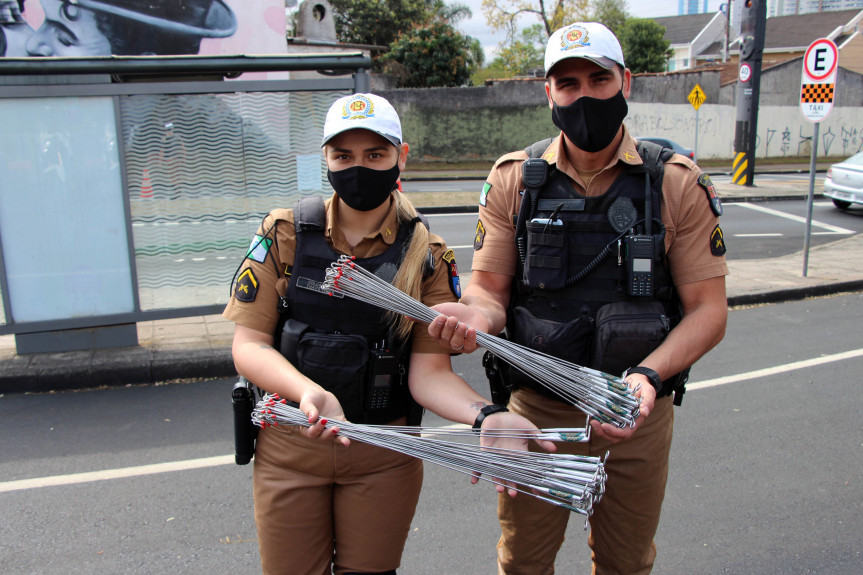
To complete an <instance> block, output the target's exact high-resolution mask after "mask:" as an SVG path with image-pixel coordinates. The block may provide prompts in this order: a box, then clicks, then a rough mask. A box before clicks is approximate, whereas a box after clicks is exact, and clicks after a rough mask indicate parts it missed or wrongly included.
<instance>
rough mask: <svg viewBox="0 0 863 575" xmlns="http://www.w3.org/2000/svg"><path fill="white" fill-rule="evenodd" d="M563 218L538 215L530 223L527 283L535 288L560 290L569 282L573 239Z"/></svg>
mask: <svg viewBox="0 0 863 575" xmlns="http://www.w3.org/2000/svg"><path fill="white" fill-rule="evenodd" d="M564 230H565V226H564V224H563V222H562V221H561V220H549V219H543V218H534V219H532V220H530V221H529V222H528V223H527V254H526V255H525V258H524V283H525V284H526V285H527V286H530V287H532V288H534V289H542V290H558V289H562V288H563V287H564V286H565V285H566V278H567V261H568V259H569V243H568V242H567V241H566V234H565V233H564Z"/></svg>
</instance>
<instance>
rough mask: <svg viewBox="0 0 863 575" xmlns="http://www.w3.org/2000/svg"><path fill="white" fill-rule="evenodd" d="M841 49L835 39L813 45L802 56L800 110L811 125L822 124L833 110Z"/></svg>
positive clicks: (821, 40) (817, 41) (821, 39)
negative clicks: (814, 123) (834, 41)
mask: <svg viewBox="0 0 863 575" xmlns="http://www.w3.org/2000/svg"><path fill="white" fill-rule="evenodd" d="M838 65H839V50H838V49H837V48H836V44H834V43H833V41H832V40H829V39H827V38H820V39H818V40H815V41H814V42H812V44H810V45H809V48H808V49H807V50H806V55H805V56H803V74H802V78H801V82H800V111H801V112H802V113H803V115H804V116H805V117H806V119H807V120H809V121H810V122H820V121H821V120H823V119H824V118H826V117H827V116H828V114H830V111H831V110H832V109H833V97H834V95H835V93H836V69H837V68H838Z"/></svg>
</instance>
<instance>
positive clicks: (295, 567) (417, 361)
mask: <svg viewBox="0 0 863 575" xmlns="http://www.w3.org/2000/svg"><path fill="white" fill-rule="evenodd" d="M322 145H323V148H324V154H325V157H326V162H327V168H328V178H329V181H330V183H331V184H332V186H333V189H334V190H335V194H334V195H333V197H332V198H331V199H329V200H327V201H326V202H325V204H324V206H323V207H321V206H320V205H319V204H320V201H318V208H317V210H318V215H317V216H315V209H314V208H313V206H314V204H315V202H314V201H311V200H305V201H303V202H301V203H298V204H297V205H296V208H295V209H293V210H291V209H278V210H275V211H273V212H271V213H270V214H269V215H268V216H267V218H266V219H265V220H264V223H263V225H262V227H261V229H260V230H259V232H258V234H257V235H256V237H255V240H253V243H252V248H251V249H250V250H249V253H248V255H247V259H246V262H245V264H244V266H245V267H244V269H243V271H242V272H241V273H240V276H239V279H238V281H237V284H236V289H235V291H234V296H233V297H232V299H231V301H230V303H229V304H228V307H227V309H226V310H225V312H224V315H225V317H226V318H228V319H231V320H233V321H234V322H235V323H236V324H237V326H236V331H235V334H234V344H233V356H234V362H235V364H236V367H237V370H238V372H239V373H241V374H242V375H244V376H245V377H247V378H248V379H249V380H250V381H252V382H254V383H255V384H256V385H257V386H258V387H260V388H262V389H264V390H266V391H269V392H276V393H278V394H279V395H280V396H281V397H283V398H286V399H288V400H290V401H295V402H297V403H298V404H299V406H300V409H301V410H302V411H303V412H304V413H305V414H307V415H308V416H309V421H310V422H316V421H317V423H315V424H314V425H313V426H312V427H310V428H304V429H303V430H302V431H301V430H300V428H284V427H276V428H267V429H263V430H261V432H260V435H259V437H258V443H257V449H256V454H255V465H254V495H255V521H256V524H257V529H258V541H259V546H260V551H261V562H262V565H263V569H264V572H265V573H268V574H269V573H291V574H303V573H307V574H314V575H320V574H322V573H330V569H331V568H332V569H333V571H334V573H336V574H346V573H395V569H396V568H397V567H398V565H399V563H400V558H401V553H402V549H403V548H404V543H405V539H406V538H407V534H408V530H409V527H410V523H411V519H412V517H413V514H414V510H415V508H416V503H417V499H418V497H419V492H420V487H421V483H422V464H421V462H420V461H419V460H417V459H413V458H411V457H408V456H405V455H401V454H397V453H395V452H392V451H389V450H386V449H383V448H380V447H375V446H370V445H366V444H362V443H358V442H354V443H350V445H349V442H348V440H347V439H345V438H341V437H337V432H338V428H330V429H325V428H324V425H323V424H322V421H321V420H320V419H319V417H321V418H324V419H336V420H344V419H348V420H350V421H353V422H366V423H393V424H403V423H405V422H406V421H407V419H408V414H409V412H410V411H411V406H412V405H415V404H414V403H413V401H414V400H415V401H416V402H418V403H419V404H420V405H422V406H425V407H428V408H429V409H432V410H433V411H435V412H436V413H438V414H439V415H441V416H443V417H446V418H448V419H451V420H453V421H458V422H463V423H468V424H471V423H475V422H476V421H479V422H480V424H481V426H482V427H483V428H488V427H489V426H492V427H497V428H504V427H506V428H523V429H535V427H534V426H533V425H532V424H530V423H529V422H528V421H527V420H526V419H524V418H522V417H520V416H516V415H514V414H511V413H506V412H505V408H501V407H500V406H490V405H489V402H487V401H486V400H485V399H484V398H482V397H481V396H480V395H478V394H477V393H476V392H474V391H473V390H472V389H471V388H470V387H469V386H468V385H467V384H466V383H465V382H464V381H463V380H462V379H461V378H459V377H458V376H457V375H455V374H454V373H453V372H452V368H451V365H450V359H449V358H450V354H449V353H448V352H447V351H446V350H443V349H442V348H441V347H440V346H439V345H438V344H437V342H435V341H434V340H432V339H431V338H430V337H429V335H428V334H427V331H426V328H425V327H424V326H418V327H417V328H414V327H413V324H412V323H411V322H410V321H409V320H407V319H405V318H401V319H399V320H398V321H391V318H389V317H388V316H387V315H386V314H385V313H383V312H381V311H380V310H377V309H374V308H373V307H372V306H369V305H367V304H364V303H362V302H357V301H356V300H350V298H344V299H338V298H332V297H328V296H327V295H326V294H323V293H321V292H320V291H315V289H314V288H315V286H316V285H317V283H316V282H319V281H320V279H321V278H322V274H323V268H325V267H326V266H327V265H328V263H329V262H331V261H333V260H334V259H336V258H337V257H338V255H339V254H350V255H352V256H354V257H356V258H357V261H358V262H359V263H360V264H361V265H362V266H363V267H365V268H366V269H369V270H371V271H374V272H375V273H376V274H378V275H379V276H382V277H387V279H391V280H392V282H393V284H394V285H395V286H397V287H399V288H400V289H402V290H403V291H405V292H406V293H409V294H410V295H412V296H413V297H415V298H416V299H419V300H420V301H422V302H424V303H425V304H426V305H435V304H437V303H441V302H447V301H454V300H456V299H457V297H458V295H459V292H460V288H459V284H458V272H457V269H456V267H455V260H454V258H453V256H452V251H451V250H447V249H446V247H445V244H444V242H443V241H442V240H441V238H439V237H438V236H435V235H432V234H429V233H428V230H427V229H426V227H425V226H424V225H423V223H420V218H418V217H417V214H416V211H415V210H414V208H413V206H411V204H410V202H409V201H408V200H407V199H406V198H405V196H404V195H402V194H401V193H400V192H397V191H395V190H396V187H397V180H398V177H399V174H400V172H401V170H402V169H403V168H404V165H405V161H406V159H407V151H408V146H407V144H405V143H403V142H402V134H401V124H400V122H399V118H398V115H397V114H396V111H395V110H394V109H393V107H392V106H391V105H390V104H389V102H387V101H386V100H385V99H383V98H381V97H379V96H375V95H372V94H354V95H353V96H347V97H344V98H340V99H339V100H337V101H336V102H335V103H334V104H333V105H332V107H331V108H330V110H329V112H328V114H327V119H326V123H325V126H324V138H323V143H322ZM324 212H325V220H324V215H323V214H324ZM297 222H299V225H296V224H297ZM396 270H398V271H397V273H396ZM392 276H395V277H394V278H393V277H392ZM308 288H310V289H308ZM280 296H282V297H280ZM280 306H281V309H282V310H283V313H282V314H281V315H282V317H281V320H282V322H284V327H283V328H279V329H278V330H277V325H278V324H280V322H279V319H280V317H279V316H280V312H278V311H277V309H278V308H279V307H280ZM285 309H286V310H287V311H284V310H285ZM276 331H278V332H279V333H278V334H277V336H278V338H279V339H280V340H281V341H280V342H279V345H278V346H277V347H278V349H276V348H275V347H274V345H275V344H274V333H275V332H276ZM456 351H457V350H456ZM288 358H290V360H289V359H288ZM408 367H409V370H408ZM405 371H408V374H409V375H408V379H409V388H410V392H411V393H410V394H408V393H407V392H406V390H405V389H404V386H402V385H401V377H400V375H401V374H403V373H404V372H405ZM381 382H382V383H381ZM411 395H412V398H411ZM486 415H488V417H486ZM483 442H484V443H485V444H492V443H493V442H492V441H491V440H488V439H487V438H483ZM504 443H506V445H502V444H504ZM541 443H542V445H543V446H544V447H547V448H549V449H553V446H551V444H549V443H548V442H541ZM494 444H495V445H501V446H505V447H509V448H515V449H526V445H524V443H523V442H518V441H512V440H510V441H506V442H504V441H497V442H494ZM348 445H349V446H348ZM501 489H502V488H499V490H501ZM513 493H514V492H513Z"/></svg>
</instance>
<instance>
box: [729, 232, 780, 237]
mask: <svg viewBox="0 0 863 575" xmlns="http://www.w3.org/2000/svg"><path fill="white" fill-rule="evenodd" d="M784 235H785V234H780V233H764V234H734V237H735V238H772V237H776V236H784Z"/></svg>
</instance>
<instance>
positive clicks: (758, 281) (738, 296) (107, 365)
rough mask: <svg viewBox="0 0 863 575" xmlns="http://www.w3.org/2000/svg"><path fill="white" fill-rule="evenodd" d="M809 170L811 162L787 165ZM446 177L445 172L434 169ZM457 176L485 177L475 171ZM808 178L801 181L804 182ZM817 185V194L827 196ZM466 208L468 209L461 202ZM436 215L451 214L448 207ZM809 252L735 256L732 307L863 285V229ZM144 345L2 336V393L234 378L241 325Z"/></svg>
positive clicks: (223, 324)
mask: <svg viewBox="0 0 863 575" xmlns="http://www.w3.org/2000/svg"><path fill="white" fill-rule="evenodd" d="M783 170H784V171H797V172H801V173H802V171H804V170H805V171H806V172H807V173H808V166H805V167H804V166H790V167H789V166H786V167H784V168H783ZM428 177H433V178H436V179H440V178H442V177H443V175H440V174H435V175H431V174H429V175H428ZM450 177H461V178H477V177H478V178H479V179H482V178H483V177H484V176H481V175H479V176H477V175H475V174H470V173H464V174H450ZM802 180H805V178H801V181H802ZM757 182H758V178H757V177H756V185H755V186H749V187H747V186H737V185H733V184H726V185H722V186H720V185H718V184H717V191H718V195H719V196H720V198H721V199H722V201H724V202H730V201H755V200H766V199H795V198H796V199H801V200H804V199H806V198H807V197H808V193H809V186H808V183H800V182H796V183H786V182H783V183H772V182H771V183H769V184H768V183H765V184H758V183H757ZM820 196H821V194H820V190H815V197H820ZM453 210H454V211H463V207H459V206H457V207H454V208H453ZM435 211H436V212H440V211H443V210H441V209H440V208H438V209H436V210H435ZM802 261H803V251H802V250H801V251H800V252H797V253H794V254H790V255H785V256H780V257H773V258H764V259H750V260H743V261H729V267H730V271H731V273H730V275H729V276H728V278H727V284H726V285H727V292H728V303H729V306H732V307H734V306H740V305H755V304H766V303H777V302H782V301H789V300H795V299H802V298H807V297H813V296H820V295H829V294H834V293H841V292H847V291H860V290H863V234H856V235H853V236H851V237H848V238H846V239H841V240H837V241H833V242H830V243H828V244H825V245H820V246H816V247H813V248H811V249H810V250H809V256H808V273H807V275H806V277H803V275H802V269H803V267H802ZM137 329H138V345H137V346H135V347H117V348H106V349H98V350H89V351H70V352H62V353H36V354H18V353H17V350H16V344H15V336H14V335H5V336H0V394H11V393H27V392H48V391H60V390H68V389H80V388H90V387H101V386H112V385H127V384H147V383H157V382H164V381H173V380H178V379H197V378H212V377H230V376H233V375H235V374H236V371H235V369H234V365H233V362H232V360H231V350H230V346H231V338H232V335H233V324H231V323H230V322H227V321H226V320H224V319H222V318H221V317H220V316H218V315H212V316H203V317H201V316H199V317H188V318H177V319H167V320H159V321H148V322H139V323H138V324H137Z"/></svg>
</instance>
